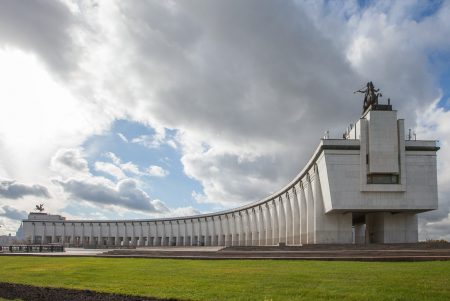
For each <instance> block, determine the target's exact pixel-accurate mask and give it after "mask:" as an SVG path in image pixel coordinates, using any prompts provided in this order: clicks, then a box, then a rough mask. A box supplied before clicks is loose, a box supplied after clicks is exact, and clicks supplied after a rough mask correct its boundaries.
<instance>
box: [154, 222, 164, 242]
mask: <svg viewBox="0 0 450 301" xmlns="http://www.w3.org/2000/svg"><path fill="white" fill-rule="evenodd" d="M160 228H161V227H160V226H159V225H158V222H156V221H155V238H154V239H153V245H154V246H162V235H161V233H160V232H161V229H160ZM159 237H161V241H159Z"/></svg>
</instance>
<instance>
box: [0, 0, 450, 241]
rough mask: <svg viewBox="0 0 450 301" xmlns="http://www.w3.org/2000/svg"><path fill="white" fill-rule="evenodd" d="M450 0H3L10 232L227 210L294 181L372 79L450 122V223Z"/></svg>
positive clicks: (437, 232) (3, 161) (416, 109)
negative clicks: (59, 223)
mask: <svg viewBox="0 0 450 301" xmlns="http://www.w3.org/2000/svg"><path fill="white" fill-rule="evenodd" d="M449 37H450V1H420V0H418V1H405V0H402V1H398V2H395V1H393V2H391V1H381V2H377V1H342V2H338V1H323V2H321V1H316V0H314V1H312V0H311V1H265V0H254V1H252V0H248V1H237V0H236V1H200V0H198V1H179V2H177V1H161V0H156V1H120V0H117V1H113V0H108V1H82V0H79V1H75V0H74V1H71V0H61V1H57V0H54V1H50V0H48V1H44V0H41V1H37V0H36V1H16V0H4V1H1V2H0V225H2V227H1V228H0V234H6V233H14V232H15V231H16V230H17V228H18V226H19V225H20V220H21V219H22V218H24V217H25V216H26V215H27V212H29V211H32V210H33V208H34V206H35V205H36V204H39V203H44V204H45V208H46V210H47V212H51V213H58V214H62V215H64V216H66V217H68V218H80V219H91V218H97V219H106V218H114V219H116V218H151V217H161V216H175V215H184V214H194V213H200V212H211V211H215V210H220V209H225V208H232V207H234V206H238V205H242V204H245V203H248V202H251V201H255V200H257V199H259V198H262V197H264V196H266V195H268V194H270V193H271V192H273V191H276V190H277V189H278V188H280V187H282V186H283V185H284V184H285V183H286V182H288V181H290V180H291V179H292V178H293V177H294V176H295V175H296V174H297V173H298V172H299V170H300V169H301V168H302V167H303V165H304V164H305V162H306V161H307V159H308V158H309V156H310V155H311V154H312V152H313V150H314V149H315V147H316V145H317V144H318V143H319V139H320V137H321V136H323V133H324V132H325V131H326V130H329V131H330V134H331V136H332V137H333V136H334V137H340V136H341V135H342V132H343V131H344V130H345V128H346V127H347V125H348V124H349V123H350V122H353V121H355V120H357V119H358V118H359V116H360V113H361V106H362V104H361V103H362V99H361V95H355V94H353V91H355V90H357V89H359V88H361V87H362V86H363V85H364V84H365V83H366V82H367V81H369V80H372V81H374V83H375V85H376V86H377V87H379V88H381V90H382V92H383V95H384V96H385V98H387V97H390V98H391V101H392V103H393V104H394V107H395V108H396V109H397V110H398V111H399V117H401V118H405V119H406V126H407V128H413V129H414V130H415V131H416V133H417V138H418V139H430V138H431V139H439V140H440V145H441V150H440V151H439V156H438V165H439V167H438V168H439V171H438V173H439V207H440V208H439V210H438V211H435V212H432V213H426V214H423V215H421V218H420V230H419V231H420V237H421V239H426V238H447V239H450V234H449V233H450V231H449V229H450V218H449V211H450V153H449V151H450V150H449V148H450V145H449V144H450V112H449V109H450V102H449V98H450V68H449V67H450V63H449V62H450V39H449Z"/></svg>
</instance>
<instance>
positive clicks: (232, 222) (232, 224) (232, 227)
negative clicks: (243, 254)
mask: <svg viewBox="0 0 450 301" xmlns="http://www.w3.org/2000/svg"><path fill="white" fill-rule="evenodd" d="M228 222H229V225H230V233H231V246H237V244H236V219H235V217H234V213H231V215H230V219H229V220H228Z"/></svg>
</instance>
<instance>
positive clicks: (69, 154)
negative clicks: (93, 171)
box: [50, 148, 89, 174]
mask: <svg viewBox="0 0 450 301" xmlns="http://www.w3.org/2000/svg"><path fill="white" fill-rule="evenodd" d="M50 164H51V167H52V169H53V170H55V171H61V170H64V169H69V170H70V172H76V173H81V174H87V173H89V167H88V162H87V160H86V159H85V158H84V154H83V150H82V149H80V148H71V149H65V148H62V149H59V150H58V151H57V152H56V153H55V155H54V156H53V157H52V159H51V163H50Z"/></svg>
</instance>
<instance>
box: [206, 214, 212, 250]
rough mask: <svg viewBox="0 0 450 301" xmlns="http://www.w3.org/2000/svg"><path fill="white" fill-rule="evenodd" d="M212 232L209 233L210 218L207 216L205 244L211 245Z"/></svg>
mask: <svg viewBox="0 0 450 301" xmlns="http://www.w3.org/2000/svg"><path fill="white" fill-rule="evenodd" d="M209 235H210V233H209V221H208V218H207V217H205V246H209V245H211V243H210V241H209V239H208V237H209Z"/></svg>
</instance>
